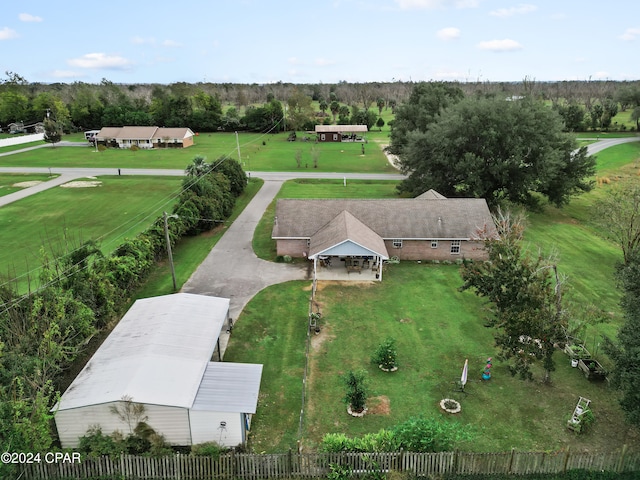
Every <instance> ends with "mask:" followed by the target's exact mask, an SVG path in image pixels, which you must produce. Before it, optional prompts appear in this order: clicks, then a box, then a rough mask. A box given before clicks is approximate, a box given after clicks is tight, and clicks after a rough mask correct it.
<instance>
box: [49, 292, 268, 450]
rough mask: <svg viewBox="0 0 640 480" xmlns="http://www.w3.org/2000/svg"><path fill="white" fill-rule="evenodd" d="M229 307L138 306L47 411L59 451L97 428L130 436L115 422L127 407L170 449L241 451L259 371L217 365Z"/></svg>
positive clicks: (172, 298)
mask: <svg viewBox="0 0 640 480" xmlns="http://www.w3.org/2000/svg"><path fill="white" fill-rule="evenodd" d="M228 312H229V299H226V298H218V297H209V296H204V295H194V294H188V293H176V294H173V295H164V296H160V297H153V298H145V299H141V300H137V301H136V302H135V303H134V304H133V306H132V307H131V308H130V309H129V311H128V312H127V313H126V314H125V316H124V317H123V318H122V319H121V320H120V322H119V323H118V325H117V326H116V327H115V328H114V329H113V331H112V332H111V334H110V335H109V336H108V337H107V339H106V340H105V341H104V342H103V344H102V345H101V346H100V348H98V350H97V351H96V352H95V354H94V355H93V356H92V357H91V359H90V360H89V361H88V362H87V364H86V365H85V367H84V368H83V369H82V371H81V372H80V373H79V374H78V376H77V377H76V378H75V380H74V381H73V382H72V383H71V385H70V386H69V388H67V390H66V391H65V392H64V394H63V395H62V396H61V397H60V400H59V401H58V403H57V404H56V405H55V406H54V408H53V409H52V411H53V412H54V415H55V422H56V427H57V429H58V436H59V438H60V442H61V444H62V447H63V448H76V447H77V446H78V441H79V438H80V437H82V436H83V435H85V434H86V432H87V430H88V429H89V428H90V427H92V426H94V425H98V426H100V427H101V429H102V432H103V433H104V434H105V435H108V434H110V433H112V432H114V431H120V432H122V433H123V434H125V435H127V434H129V433H131V430H132V429H133V428H135V426H136V424H137V420H136V421H134V422H132V423H133V424H132V425H130V424H128V423H127V422H125V421H123V420H122V419H121V418H119V417H118V415H116V414H114V412H113V409H114V408H118V409H122V408H123V406H124V405H125V404H126V401H127V399H129V401H130V402H133V403H136V404H141V405H143V406H144V410H145V412H144V416H146V417H147V420H146V423H147V424H148V425H149V426H151V427H152V428H153V429H154V430H155V431H156V432H157V433H160V434H162V435H164V437H165V439H166V441H167V442H168V443H170V444H172V445H192V444H196V443H202V442H206V441H215V442H217V443H219V444H221V445H225V446H230V447H234V446H237V445H240V444H243V443H244V442H245V441H246V438H247V432H248V431H249V428H250V424H251V416H252V415H253V414H254V413H255V412H256V408H257V403H258V394H259V391H260V380H261V376H262V365H255V364H236V363H226V362H219V361H218V362H216V361H212V359H216V358H217V359H219V356H217V355H216V350H218V351H219V345H218V338H219V335H220V332H221V329H222V328H223V326H224V325H225V324H226V323H227V322H228Z"/></svg>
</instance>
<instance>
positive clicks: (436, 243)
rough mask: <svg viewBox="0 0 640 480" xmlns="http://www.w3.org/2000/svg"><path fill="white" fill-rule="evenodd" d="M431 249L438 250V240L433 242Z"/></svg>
mask: <svg viewBox="0 0 640 480" xmlns="http://www.w3.org/2000/svg"><path fill="white" fill-rule="evenodd" d="M431 248H438V240H431Z"/></svg>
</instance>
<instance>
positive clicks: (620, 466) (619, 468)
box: [616, 443, 627, 473]
mask: <svg viewBox="0 0 640 480" xmlns="http://www.w3.org/2000/svg"><path fill="white" fill-rule="evenodd" d="M626 454H627V444H626V443H625V444H624V445H622V451H621V452H620V458H619V459H618V466H617V467H616V472H618V473H620V472H622V468H623V466H622V464H623V462H624V456H625V455H626Z"/></svg>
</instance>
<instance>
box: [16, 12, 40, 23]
mask: <svg viewBox="0 0 640 480" xmlns="http://www.w3.org/2000/svg"><path fill="white" fill-rule="evenodd" d="M18 18H19V19H20V21H21V22H41V21H42V17H37V16H35V15H31V14H30V13H21V14H20V15H18Z"/></svg>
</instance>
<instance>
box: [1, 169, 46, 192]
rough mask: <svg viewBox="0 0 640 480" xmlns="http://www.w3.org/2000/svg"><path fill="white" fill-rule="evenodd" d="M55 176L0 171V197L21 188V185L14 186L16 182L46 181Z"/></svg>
mask: <svg viewBox="0 0 640 480" xmlns="http://www.w3.org/2000/svg"><path fill="white" fill-rule="evenodd" d="M55 177H57V175H54V176H52V177H50V176H49V175H31V174H28V175H27V174H21V173H0V197H2V196H3V195H9V194H10V193H14V192H18V191H20V190H22V189H23V188H25V187H23V186H17V187H16V186H14V185H15V184H17V183H23V182H46V181H47V180H51V179H52V178H55Z"/></svg>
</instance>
